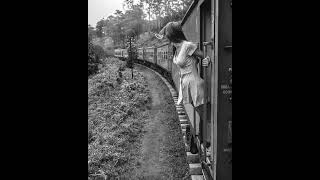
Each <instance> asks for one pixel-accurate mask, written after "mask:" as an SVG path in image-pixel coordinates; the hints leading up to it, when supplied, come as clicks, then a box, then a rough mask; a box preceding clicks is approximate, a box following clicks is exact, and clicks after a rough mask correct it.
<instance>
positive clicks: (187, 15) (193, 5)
mask: <svg viewBox="0 0 320 180" xmlns="http://www.w3.org/2000/svg"><path fill="white" fill-rule="evenodd" d="M198 2H199V0H193V2H192V4H191V5H190V6H189V9H188V10H187V12H186V14H185V15H184V16H183V18H182V22H181V26H183V24H184V23H185V22H186V20H187V19H188V17H189V16H190V14H191V12H192V10H193V9H194V8H195V7H196V5H197V4H198Z"/></svg>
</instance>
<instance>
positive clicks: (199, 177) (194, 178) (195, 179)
mask: <svg viewBox="0 0 320 180" xmlns="http://www.w3.org/2000/svg"><path fill="white" fill-rule="evenodd" d="M191 180H204V177H203V175H191Z"/></svg>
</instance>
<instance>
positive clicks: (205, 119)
mask: <svg viewBox="0 0 320 180" xmlns="http://www.w3.org/2000/svg"><path fill="white" fill-rule="evenodd" d="M208 45H212V42H203V55H204V57H207V46H208ZM201 65H202V60H201ZM207 73H208V69H207V67H204V68H203V80H204V105H203V123H202V125H203V126H202V129H203V130H202V133H203V135H202V137H203V151H204V152H203V154H204V162H206V159H207V135H208V134H207V127H208V86H207V85H208V76H207Z"/></svg>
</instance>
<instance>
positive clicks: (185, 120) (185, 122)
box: [180, 119, 188, 124]
mask: <svg viewBox="0 0 320 180" xmlns="http://www.w3.org/2000/svg"><path fill="white" fill-rule="evenodd" d="M180 124H188V120H187V119H180Z"/></svg>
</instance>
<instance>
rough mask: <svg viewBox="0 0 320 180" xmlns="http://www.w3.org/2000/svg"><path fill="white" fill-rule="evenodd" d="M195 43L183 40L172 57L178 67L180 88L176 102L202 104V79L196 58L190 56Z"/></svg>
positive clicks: (195, 46)
mask: <svg viewBox="0 0 320 180" xmlns="http://www.w3.org/2000/svg"><path fill="white" fill-rule="evenodd" d="M196 49H197V45H196V44H194V43H192V42H188V41H183V42H182V44H181V46H180V48H177V51H176V53H175V55H174V57H173V62H174V63H175V64H177V65H178V67H179V68H180V83H179V84H180V88H179V97H178V102H177V104H181V102H183V104H193V106H194V107H197V106H199V105H201V104H204V81H203V79H202V78H201V77H200V76H199V74H198V73H197V67H196V63H197V59H196V58H195V57H194V56H192V54H193V53H194V51H195V50H196Z"/></svg>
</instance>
